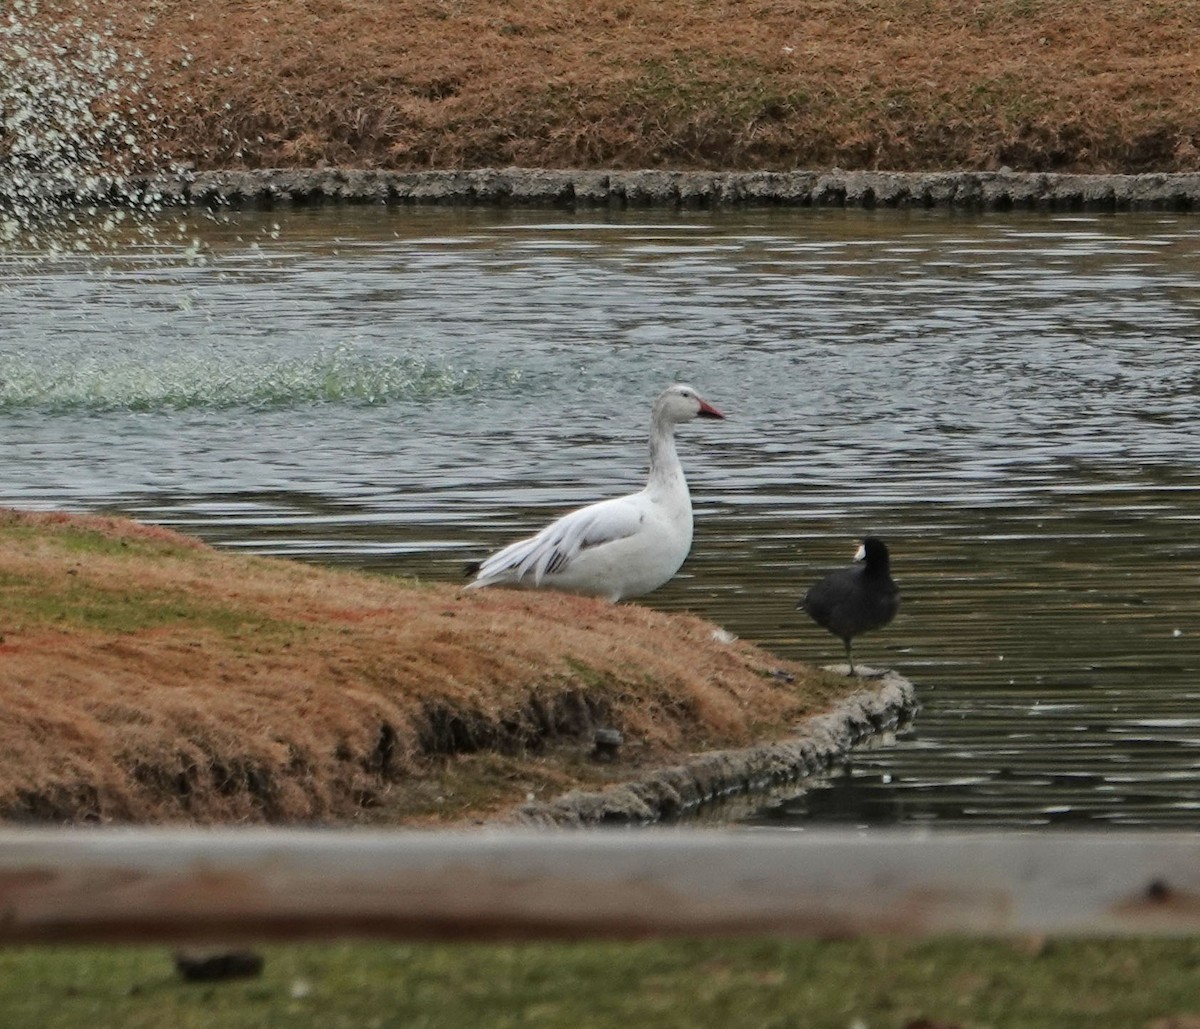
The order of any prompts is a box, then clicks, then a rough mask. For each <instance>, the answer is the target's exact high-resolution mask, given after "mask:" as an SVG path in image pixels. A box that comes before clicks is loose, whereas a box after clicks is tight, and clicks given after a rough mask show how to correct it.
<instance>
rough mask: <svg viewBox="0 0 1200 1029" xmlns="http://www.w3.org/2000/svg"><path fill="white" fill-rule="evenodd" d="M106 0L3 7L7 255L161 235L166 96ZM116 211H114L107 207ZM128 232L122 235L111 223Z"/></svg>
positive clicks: (1, 181)
mask: <svg viewBox="0 0 1200 1029" xmlns="http://www.w3.org/2000/svg"><path fill="white" fill-rule="evenodd" d="M103 2H104V0H67V3H65V4H56V5H54V6H53V7H51V6H49V5H46V4H43V3H42V2H41V0H12V3H11V5H10V7H9V10H8V11H7V13H6V14H4V15H0V251H4V250H9V251H13V250H19V251H34V252H38V253H39V254H40V255H42V256H47V255H49V256H53V255H56V254H62V253H63V252H76V253H88V252H94V251H97V250H99V251H110V250H112V249H114V248H116V247H119V246H122V245H124V244H125V243H126V242H127V241H128V234H129V232H130V230H132V231H133V232H135V233H136V232H139V231H141V232H142V234H143V235H153V234H154V231H155V230H154V228H153V227H151V226H150V225H149V224H148V219H149V217H150V216H155V215H158V214H159V213H160V211H161V209H162V206H163V205H162V197H161V195H159V194H158V193H156V192H155V191H154V190H153V189H152V188H147V187H146V185H145V183H146V182H147V178H146V176H147V174H148V173H151V172H156V171H160V170H162V169H164V168H165V167H166V166H167V165H168V163H169V162H167V161H166V160H165V159H164V158H163V156H162V155H161V154H160V153H159V152H158V149H157V146H156V145H155V142H154V139H155V129H156V126H157V123H158V121H159V112H158V106H159V105H158V101H157V99H156V98H155V97H154V95H153V93H152V92H151V91H150V89H149V86H148V84H149V80H150V73H151V69H150V67H149V64H148V62H147V61H146V59H145V58H144V57H143V55H142V53H141V52H140V51H139V50H137V49H136V48H133V47H131V46H130V45H129V44H127V43H125V42H123V41H122V40H120V39H119V38H118V37H117V35H116V34H115V33H114V31H113V28H112V26H111V24H110V23H109V22H107V21H106V20H105V19H104V18H102V17H101V18H97V17H95V14H96V10H95V9H94V5H95V4H97V3H100V4H102V3H103ZM103 209H107V210H103ZM114 230H119V231H114Z"/></svg>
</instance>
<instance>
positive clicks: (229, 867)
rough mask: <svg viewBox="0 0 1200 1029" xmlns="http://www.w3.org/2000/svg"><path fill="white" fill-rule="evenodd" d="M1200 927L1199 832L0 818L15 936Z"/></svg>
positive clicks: (4, 892) (497, 935)
mask: <svg viewBox="0 0 1200 1029" xmlns="http://www.w3.org/2000/svg"><path fill="white" fill-rule="evenodd" d="M1198 930H1200V835H1195V834H1183V833H1161V834H1160V833H1153V834H1152V833H1108V834H1101V833H1078V832H1047V833H993V832H988V833H961V832H956V833H912V832H898V831H869V832H851V831H825V830H806V831H803V832H786V831H781V832H775V831H762V830H757V831H756V830H730V831H710V830H663V829H657V830H656V829H649V830H637V831H628V830H621V831H591V832H536V831H507V830H503V831H501V830H481V831H477V832H465V831H464V832H406V831H398V832H366V831H362V832H360V831H320V830H291V829H285V830H279V829H246V830H228V829H222V830H215V831H198V830H172V829H127V830H124V829H94V830H84V829H64V830H29V831H22V830H4V831H0V942H50V941H79V942H83V941H102V940H108V941H143V942H148V941H218V940H219V941H222V942H225V943H231V942H234V941H243V940H254V939H268V938H273V939H331V938H335V937H347V936H349V937H383V938H392V939H425V940H499V939H505V940H516V939H555V938H579V939H582V938H615V937H648V936H658V937H667V936H690V937H699V936H727V935H745V934H755V935H758V934H762V935H766V934H771V935H781V934H782V935H791V936H806V937H841V936H852V935H860V934H898V935H909V936H911V935H928V934H937V933H972V934H987V935H1005V934H1023V933H1049V934H1083V935H1089V934H1090V935H1097V934H1103V935H1123V934H1173V935H1181V934H1190V933H1194V932H1197V931H1198Z"/></svg>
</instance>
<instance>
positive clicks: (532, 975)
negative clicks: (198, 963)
mask: <svg viewBox="0 0 1200 1029" xmlns="http://www.w3.org/2000/svg"><path fill="white" fill-rule="evenodd" d="M261 952H262V953H263V954H264V955H265V958H266V966H265V969H264V973H263V975H262V976H261V977H260V978H256V979H247V980H236V981H231V982H226V983H219V984H188V983H184V982H182V981H181V980H179V979H178V978H177V977H176V975H175V972H174V970H173V967H172V962H171V958H170V954H169V953H168V952H167V951H166V950H165V949H160V948H114V947H87V948H76V947H72V948H41V949H38V948H10V949H7V950H2V951H0V1011H3V1012H4V1013H5V1018H6V1020H7V1023H6V1024H11V1025H22V1026H32V1027H39V1029H68V1027H69V1029H74V1027H77V1026H80V1025H86V1026H88V1027H89V1029H103V1027H107V1026H112V1027H118V1026H119V1027H122V1029H137V1027H157V1026H164V1025H171V1026H179V1027H181V1029H188V1027H197V1029H203V1027H221V1029H238V1027H256V1029H258V1027H273V1026H289V1027H314V1029H315V1027H321V1029H326V1027H338V1026H354V1027H370V1026H379V1027H384V1026H495V1027H502V1026H547V1027H550V1026H554V1027H558V1026H584V1027H604V1026H613V1027H619V1029H628V1027H630V1026H679V1027H684V1026H688V1027H691V1026H735V1025H736V1026H761V1027H768V1026H770V1027H785V1026H794V1027H805V1029H821V1027H831V1029H832V1027H837V1029H850V1027H852V1026H862V1027H864V1029H884V1027H897V1029H899V1027H903V1026H908V1025H913V1024H932V1025H939V1026H941V1025H944V1026H947V1027H949V1026H961V1027H963V1029H974V1027H980V1029H982V1027H984V1026H988V1027H994V1029H1024V1027H1028V1029H1045V1027H1048V1026H1054V1027H1057V1029H1063V1027H1073V1026H1079V1027H1084V1026H1086V1027H1088V1029H1130V1027H1140V1026H1148V1025H1151V1024H1153V1022H1154V1020H1156V1019H1167V1018H1170V1017H1180V1016H1188V1015H1190V1016H1192V1017H1196V1016H1197V1013H1198V1012H1200V995H1198V994H1197V991H1196V988H1195V986H1196V977H1197V972H1198V970H1200V941H1197V940H1181V941H1163V940H1127V941H1110V940H1101V941H1051V942H1049V943H1046V944H1042V945H1037V946H1034V945H1027V944H1025V943H1022V942H1018V943H1009V942H1003V941H975V940H957V939H943V940H934V941H928V942H921V943H908V942H903V941H895V940H866V941H845V942H807V941H802V942H791V941H788V942H784V941H777V940H749V941H745V940H743V941H732V942H731V941H706V942H670V943H606V944H537V945H521V946H513V945H504V946H486V945H474V944H472V945H436V946H434V945H403V944H386V943H385V944H370V945H367V944H337V945H304V946H271V947H265V948H261ZM922 1019H923V1020H925V1022H924V1023H922V1022H921V1020H922ZM1189 1024H1190V1023H1189Z"/></svg>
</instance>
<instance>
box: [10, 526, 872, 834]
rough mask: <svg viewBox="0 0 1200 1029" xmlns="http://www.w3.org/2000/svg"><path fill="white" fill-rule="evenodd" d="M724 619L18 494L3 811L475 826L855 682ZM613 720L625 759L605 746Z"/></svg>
mask: <svg viewBox="0 0 1200 1029" xmlns="http://www.w3.org/2000/svg"><path fill="white" fill-rule="evenodd" d="M714 628H715V627H714V626H712V625H710V624H709V623H706V622H704V621H702V620H700V619H698V618H693V617H689V616H686V615H666V614H662V613H659V612H655V611H652V610H650V609H648V608H645V607H641V606H637V605H633V604H626V605H610V604H606V603H603V602H601V601H595V600H591V599H588V598H582V597H571V596H567V595H565V594H554V593H522V592H515V591H506V590H481V591H472V592H469V593H463V592H461V591H460V590H459V589H458V588H457V587H456V586H454V585H451V584H445V583H424V584H422V583H413V582H402V581H399V580H396V579H392V578H387V577H383V576H368V575H361V574H353V573H348V572H344V571H333V570H329V569H323V568H316V567H310V566H305V565H301V564H297V563H294V562H286V561H279V560H268V559H260V558H249V557H244V556H239V555H233V554H229V553H222V552H218V551H216V550H213V549H212V548H209V547H206V546H204V545H203V544H201V543H200V542H198V541H197V540H194V539H191V538H188V537H185V536H181V535H178V534H175V533H172V532H169V531H167V530H164V529H159V528H153V527H147V526H142V525H138V524H136V523H133V522H128V521H124V520H120V519H106V518H97V517H68V516H65V515H57V514H55V515H40V514H20V513H16V512H0V636H2V639H0V660H2V661H3V663H4V665H3V667H4V675H3V676H2V677H0V711H2V712H3V715H2V717H0V817H4V818H8V819H16V820H28V821H39V822H46V821H49V822H59V821H69V822H80V821H85V822H86V821H128V822H138V823H158V822H178V821H188V822H193V821H194V822H229V821H235V822H245V821H265V822H289V821H312V820H317V821H323V822H331V823H338V824H351V823H352V824H359V823H386V824H396V823H401V822H406V823H411V822H447V821H456V820H461V819H465V818H479V817H485V816H488V815H493V814H496V813H499V812H502V811H504V810H506V809H507V808H508V807H510V806H511V805H512V804H514V803H516V802H518V801H522V800H525V799H526V798H528V797H533V798H537V799H548V798H550V797H553V796H555V795H557V794H558V793H561V792H563V791H565V790H567V789H569V788H572V787H575V786H581V785H584V786H586V785H591V786H602V785H604V784H605V783H608V782H612V781H617V780H621V779H624V778H628V777H630V776H631V775H633V774H634V773H636V772H638V771H639V770H645V769H649V768H653V767H655V766H656V765H659V764H664V763H669V762H672V761H675V760H678V759H679V758H680V757H681V756H682V755H685V754H687V753H691V752H694V751H698V750H704V749H708V748H712V747H722V746H730V745H742V744H746V743H750V742H761V741H763V740H768V739H773V738H779V737H781V736H783V735H786V734H787V733H788V732H789V730H790V729H791V727H792V726H793V725H794V724H795V722H796V721H797V720H798V719H800V718H802V717H804V716H805V715H809V714H813V713H816V712H819V711H822V710H825V709H826V708H828V706H830V704H832V703H833V702H834V701H835V700H836V699H838V698H840V697H841V696H843V695H845V694H847V693H849V692H851V691H853V689H855V688H856V686H857V684H855V683H852V682H850V681H848V680H845V679H843V678H840V677H837V676H830V675H827V674H825V673H821V672H818V671H814V670H812V669H810V668H807V667H805V666H802V665H797V664H791V663H788V662H784V661H780V660H778V659H777V658H775V657H773V656H772V655H770V654H767V653H766V652H764V651H761V650H759V649H757V648H755V647H753V646H751V645H749V644H746V643H742V642H734V643H731V644H730V643H721V642H718V641H717V640H716V639H715V638H714V636H713V631H714ZM781 669H782V670H784V671H786V673H787V674H788V675H790V676H792V677H793V679H792V681H791V682H788V681H785V679H784V678H783V677H779V676H776V675H775V674H774V673H775V672H776V671H778V670H781ZM599 726H612V727H616V728H618V729H620V730H621V731H622V732H623V733H624V735H625V737H626V739H627V743H626V745H625V746H624V747H623V748H622V752H621V757H620V759H619V760H617V761H614V762H608V763H597V762H596V761H593V760H591V758H590V757H589V753H590V749H591V738H592V733H593V732H594V730H595V729H596V728H597V727H599Z"/></svg>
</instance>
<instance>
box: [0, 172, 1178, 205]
mask: <svg viewBox="0 0 1200 1029" xmlns="http://www.w3.org/2000/svg"><path fill="white" fill-rule="evenodd" d="M54 195H55V197H56V199H57V200H58V201H59V202H61V203H64V204H73V203H75V204H83V203H101V204H114V205H130V204H134V205H137V204H141V205H148V204H149V205H158V204H162V205H167V206H176V205H204V206H210V207H252V208H255V207H256V208H265V209H271V208H273V207H276V206H288V205H305V204H322V203H360V204H368V203H378V204H394V205H405V204H445V205H507V206H554V207H614V206H615V207H702V208H703V207H731V206H784V207H861V208H876V207H883V208H961V209H966V210H983V211H1007V210H1052V211H1060V210H1062V211H1078V210H1096V211H1136V210H1156V211H1200V172H1184V173H1172V174H1166V173H1163V174H1142V175H1073V174H1061V173H1025V172H1011V171H998V172H874V171H841V170H838V169H834V170H832V171H825V172H822V171H787V172H766V171H758V172H688V171H557V170H550V169H524V168H504V169H495V168H480V169H474V170H469V171H378V170H354V169H344V168H329V169H315V170H280V169H266V170H257V171H206V172H184V173H181V174H178V175H174V174H172V175H161V176H154V177H147V178H133V179H117V178H112V179H105V178H92V179H89V180H87V181H85V182H83V183H80V184H77V185H72V186H70V187H59V188H57V189H55V190H54ZM2 199H3V198H2V197H0V200H2Z"/></svg>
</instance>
